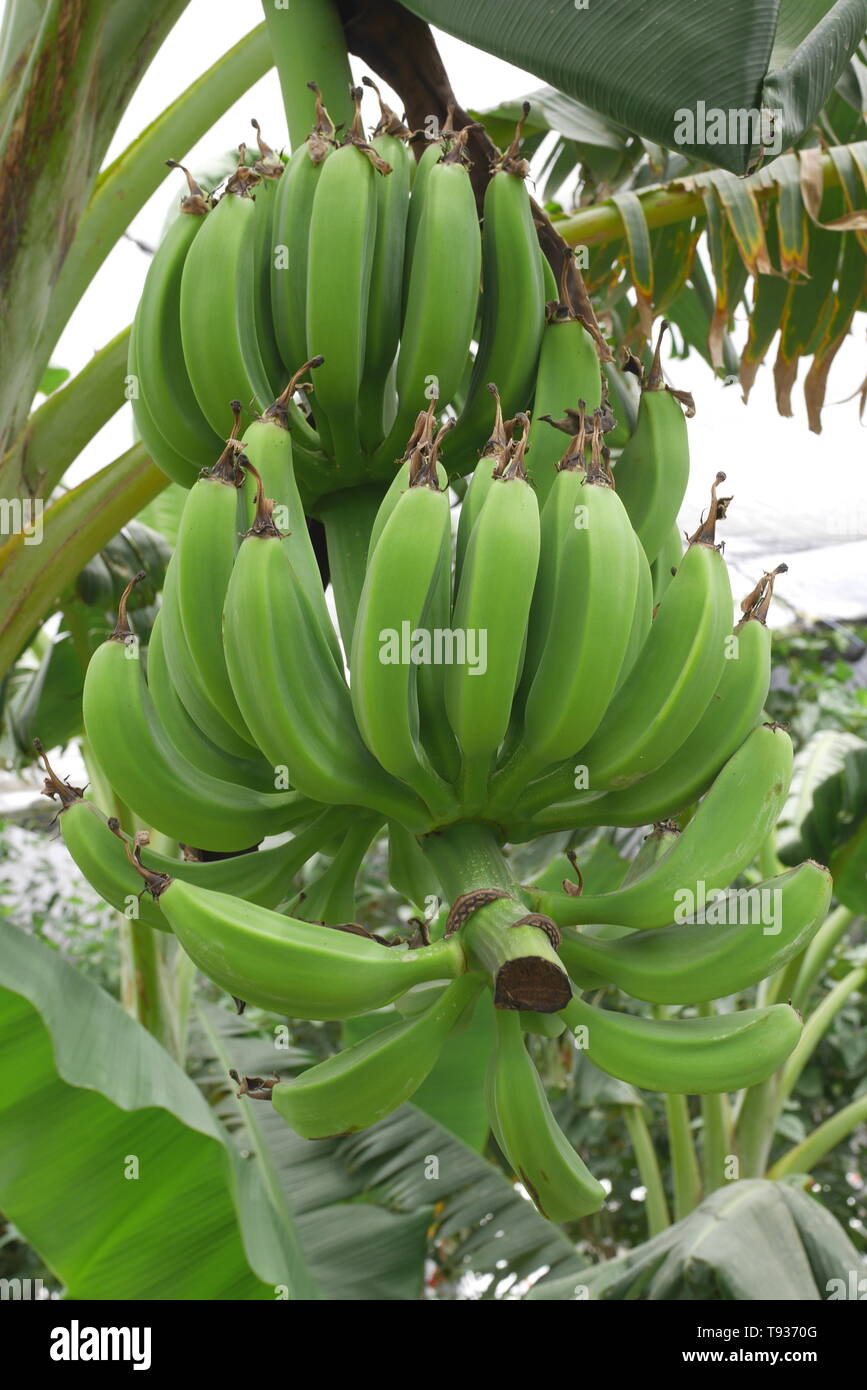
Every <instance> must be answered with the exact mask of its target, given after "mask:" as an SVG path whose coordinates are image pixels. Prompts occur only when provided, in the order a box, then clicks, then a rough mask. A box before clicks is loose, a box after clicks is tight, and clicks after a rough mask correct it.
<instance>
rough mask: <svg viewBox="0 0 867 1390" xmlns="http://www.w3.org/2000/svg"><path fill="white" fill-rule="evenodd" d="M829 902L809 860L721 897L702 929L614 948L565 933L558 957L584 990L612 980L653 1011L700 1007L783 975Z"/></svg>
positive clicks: (823, 877) (633, 939)
mask: <svg viewBox="0 0 867 1390" xmlns="http://www.w3.org/2000/svg"><path fill="white" fill-rule="evenodd" d="M830 900H831V875H830V874H829V873H828V870H827V869H826V868H824V867H823V866H822V865H820V864H816V863H814V862H813V861H812V860H807V861H806V863H804V864H800V865H798V867H797V868H796V869H788V870H786V872H785V873H783V874H780V875H778V877H776V878H769V879H766V880H765V881H764V882H763V883H758V884H756V885H754V886H753V887H751V888H748V889H746V888H744V889H738V890H735V891H732V892H730V893H728V894H721V895H720V897H719V899H717V900H716V901H715V902H714V903H713V904H712V905H711V906H710V907H709V908H708V909H707V912H706V914H705V917H706V921H705V922H702V923H699V924H694V925H689V926H669V927H663V928H662V929H661V930H660V931H655V932H635V933H634V934H633V935H631V936H626V937H620V938H618V939H617V940H616V941H600V940H598V939H593V938H592V937H585V936H584V935H583V933H579V932H576V931H572V930H570V929H569V928H566V929H564V931H563V933H562V940H561V943H560V948H559V949H560V955H561V956H562V959H563V963H564V965H565V966H566V968H567V970H568V971H569V973H570V975H571V976H572V977H573V978H576V976H577V979H578V980H580V981H581V984H582V988H588V987H589V986H588V985H587V984H586V983H585V981H586V979H587V978H588V977H594V983H595V981H596V980H598V979H602V980H608V981H610V982H611V983H612V984H615V985H617V986H618V988H620V989H624V990H626V991H627V992H628V993H629V994H632V995H634V996H635V998H636V999H646V1000H648V1001H649V1002H650V1003H652V1004H701V1003H704V1002H706V1001H707V1000H710V999H724V998H726V996H727V995H730V994H737V993H739V992H740V991H741V990H742V989H746V988H747V986H748V985H754V984H756V983H757V982H758V981H759V980H765V979H768V978H769V976H771V975H773V974H774V973H775V972H776V971H777V970H780V969H782V967H783V966H784V965H786V964H787V963H788V962H789V961H790V960H792V959H793V957H795V956H796V955H798V954H799V953H800V952H801V951H802V950H804V948H805V947H806V946H807V945H808V944H809V942H810V941H811V940H812V938H813V936H814V935H815V933H816V931H817V929H818V927H819V926H820V924H821V923H822V921H823V920H824V917H825V913H826V912H827V910H828V904H829V902H830ZM745 917H746V919H747V920H743V919H744V918H745ZM731 918H734V920H729V919H731ZM766 919H767V920H766Z"/></svg>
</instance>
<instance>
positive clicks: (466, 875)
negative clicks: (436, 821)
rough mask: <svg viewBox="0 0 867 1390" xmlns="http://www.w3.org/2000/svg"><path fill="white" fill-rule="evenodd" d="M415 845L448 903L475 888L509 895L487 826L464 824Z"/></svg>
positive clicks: (508, 877)
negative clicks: (431, 869)
mask: <svg viewBox="0 0 867 1390" xmlns="http://www.w3.org/2000/svg"><path fill="white" fill-rule="evenodd" d="M419 843H420V845H421V849H422V853H423V854H425V855H426V857H427V858H428V859H429V860H430V862H431V864H432V865H433V869H434V872H435V874H436V876H437V878H438V879H439V882H440V884H441V885H442V890H443V892H444V893H445V895H446V897H447V898H448V899H449V901H454V899H455V898H459V897H460V896H461V894H462V893H471V892H473V890H474V889H476V888H505V889H507V890H508V891H509V892H512V890H513V888H514V880H513V878H512V874H511V872H510V870H509V866H508V864H507V863H506V860H505V858H504V857H503V851H502V850H501V849H500V845H499V842H498V840H497V837H496V834H495V832H494V830H493V828H492V827H491V826H489V825H483V824H481V823H480V822H476V821H466V822H462V823H460V824H458V825H450V826H448V827H447V828H446V829H445V830H435V831H434V832H433V833H432V834H431V835H425V836H424V837H423V838H422V839H421V840H420V841H419ZM522 911H523V909H522Z"/></svg>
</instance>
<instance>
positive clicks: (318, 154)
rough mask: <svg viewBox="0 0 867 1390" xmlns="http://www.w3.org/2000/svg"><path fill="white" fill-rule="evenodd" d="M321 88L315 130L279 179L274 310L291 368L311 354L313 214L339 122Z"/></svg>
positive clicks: (273, 259) (286, 365)
mask: <svg viewBox="0 0 867 1390" xmlns="http://www.w3.org/2000/svg"><path fill="white" fill-rule="evenodd" d="M307 85H308V87H310V89H311V91H313V92H314V93H315V94H316V118H315V123H314V128H313V131H312V132H311V134H310V136H309V137H308V138H307V140H305V141H304V143H303V144H301V145H299V146H298V148H297V149H296V150H294V151H293V153H292V155H291V156H290V159H289V162H288V164H287V165H286V168H285V169H284V171H283V174H282V175H281V177H280V180H279V182H278V184H277V194H276V198H275V206H274V222H273V228H272V233H273V238H274V244H273V251H272V254H271V257H270V262H271V312H272V316H273V320H274V336H275V338H276V340H277V346H278V348H279V349H280V356H281V357H282V359H283V367H284V369H285V371H286V372H287V373H289V372H292V371H294V370H295V367H296V365H297V363H299V362H303V361H304V359H305V357H309V356H310V355H311V354H310V353H309V352H308V351H307V257H308V252H309V243H310V218H311V214H312V210H313V198H314V195H315V193H316V185H317V183H318V182H319V176H320V174H321V172H322V165H323V161H324V160H325V159H327V157H328V156H329V155H330V153H331V150H332V148H333V144H334V126H333V124H332V121H331V117H330V116H329V115H328V112H327V111H326V110H325V107H324V106H323V105H322V98H321V95H320V92H319V88H318V87H317V86H316V84H315V83H314V82H308V84H307Z"/></svg>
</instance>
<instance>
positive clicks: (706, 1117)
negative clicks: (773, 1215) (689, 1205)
mask: <svg viewBox="0 0 867 1390" xmlns="http://www.w3.org/2000/svg"><path fill="white" fill-rule="evenodd" d="M698 1012H699V1014H700V1015H701V1016H702V1017H703V1018H711V1017H713V1015H714V1014H715V1013H716V1005H715V1004H713V1003H706V1004H700V1005H699V1008H698ZM701 1123H702V1130H701V1167H702V1179H703V1187H704V1195H705V1197H708V1196H709V1195H710V1194H711V1192H714V1191H715V1190H716V1189H717V1188H718V1187H722V1185H723V1183H724V1182H727V1181H728V1178H727V1174H726V1167H727V1165H728V1162H729V1159H730V1157H731V1155H732V1145H733V1142H734V1141H733V1136H732V1113H731V1105H730V1104H729V1098H728V1096H727V1095H725V1094H724V1093H723V1094H720V1093H718V1092H713V1091H711V1092H709V1093H708V1094H706V1095H703V1096H702V1097H701Z"/></svg>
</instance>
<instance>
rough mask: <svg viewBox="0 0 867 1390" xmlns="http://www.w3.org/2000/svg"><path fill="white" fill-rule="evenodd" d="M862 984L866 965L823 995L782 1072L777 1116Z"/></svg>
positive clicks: (852, 971) (866, 978) (864, 978)
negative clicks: (817, 1050) (829, 1030)
mask: <svg viewBox="0 0 867 1390" xmlns="http://www.w3.org/2000/svg"><path fill="white" fill-rule="evenodd" d="M865 981H867V965H859V966H858V967H857V969H855V970H850V971H849V974H848V975H846V976H844V978H843V979H842V980H839V981H838V983H837V984H836V985H835V986H834V988H833V989H832V990H831V991H830V992H829V993H828V994H826V995H825V998H824V999H823V1000H822V1002H821V1004H820V1005H819V1006H818V1008H817V1009H815V1010H814V1012H813V1013H812V1014H811V1015H810V1017H809V1018H808V1019H807V1022H806V1024H805V1025H804V1031H803V1033H802V1034H801V1036H800V1038H799V1039H798V1045H797V1047H796V1048H795V1050H794V1052H793V1053H792V1054H791V1056H790V1057H789V1059H788V1061H787V1062H786V1064H785V1066H784V1067H783V1069H782V1073H781V1077H780V1086H779V1094H778V1097H777V1113H779V1111H780V1110H781V1109H782V1107H783V1104H784V1103H785V1101H786V1100H787V1099H788V1098H789V1096H790V1095H791V1094H792V1091H793V1090H794V1089H795V1086H796V1085H797V1083H798V1078H799V1077H800V1075H801V1072H802V1071H803V1070H804V1067H805V1066H806V1065H807V1063H808V1062H809V1060H810V1058H811V1057H812V1055H813V1053H814V1052H815V1050H816V1048H817V1047H818V1046H819V1043H820V1042H821V1041H822V1039H823V1037H824V1036H825V1034H826V1033H827V1031H828V1029H829V1028H830V1027H831V1024H832V1023H833V1021H834V1019H835V1018H836V1017H837V1014H838V1013H839V1012H840V1010H841V1009H842V1008H843V1006H844V1004H846V1003H847V1001H848V1000H849V998H850V997H851V996H852V995H853V994H854V993H855V992H856V990H859V989H861V988H862V986H863V985H864V983H865Z"/></svg>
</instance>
